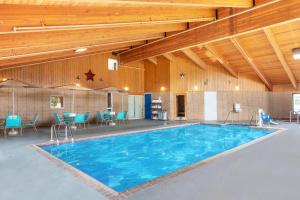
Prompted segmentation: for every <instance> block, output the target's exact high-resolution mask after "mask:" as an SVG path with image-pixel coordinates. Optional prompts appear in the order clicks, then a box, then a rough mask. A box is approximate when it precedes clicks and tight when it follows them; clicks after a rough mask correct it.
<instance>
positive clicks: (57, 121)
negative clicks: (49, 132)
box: [52, 113, 74, 139]
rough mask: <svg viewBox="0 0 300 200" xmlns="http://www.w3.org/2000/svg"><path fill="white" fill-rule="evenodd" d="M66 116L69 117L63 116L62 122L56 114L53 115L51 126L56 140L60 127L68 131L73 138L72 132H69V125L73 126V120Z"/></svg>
mask: <svg viewBox="0 0 300 200" xmlns="http://www.w3.org/2000/svg"><path fill="white" fill-rule="evenodd" d="M68 116H70V115H67V114H65V117H66V119H65V120H62V119H61V118H60V117H59V115H58V114H57V113H55V114H54V115H53V119H54V122H55V123H54V124H53V125H52V127H53V128H54V130H55V136H56V139H58V131H59V129H60V127H61V126H65V129H66V130H67V131H68V133H70V134H71V136H72V138H73V132H72V130H71V125H72V124H73V121H74V120H73V119H71V118H68Z"/></svg>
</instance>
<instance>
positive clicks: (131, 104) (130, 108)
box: [128, 95, 134, 119]
mask: <svg viewBox="0 0 300 200" xmlns="http://www.w3.org/2000/svg"><path fill="white" fill-rule="evenodd" d="M133 118H134V96H133V95H128V119H133Z"/></svg>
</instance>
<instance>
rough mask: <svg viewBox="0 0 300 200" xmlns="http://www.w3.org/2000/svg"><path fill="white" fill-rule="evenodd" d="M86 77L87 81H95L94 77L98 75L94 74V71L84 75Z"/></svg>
mask: <svg viewBox="0 0 300 200" xmlns="http://www.w3.org/2000/svg"><path fill="white" fill-rule="evenodd" d="M84 74H85V75H86V81H89V80H91V81H94V76H95V75H96V74H93V72H92V70H89V71H88V72H87V73H84Z"/></svg>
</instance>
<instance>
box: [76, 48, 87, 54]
mask: <svg viewBox="0 0 300 200" xmlns="http://www.w3.org/2000/svg"><path fill="white" fill-rule="evenodd" d="M86 50H87V48H85V47H82V48H78V49H76V50H75V52H76V53H82V52H85V51H86Z"/></svg>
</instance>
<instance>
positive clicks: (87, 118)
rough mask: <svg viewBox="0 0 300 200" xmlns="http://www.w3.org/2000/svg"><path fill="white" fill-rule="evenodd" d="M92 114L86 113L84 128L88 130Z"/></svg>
mask: <svg viewBox="0 0 300 200" xmlns="http://www.w3.org/2000/svg"><path fill="white" fill-rule="evenodd" d="M90 115H91V113H90V112H86V113H84V124H83V125H84V128H86V126H87V125H88V124H89V117H90Z"/></svg>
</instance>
